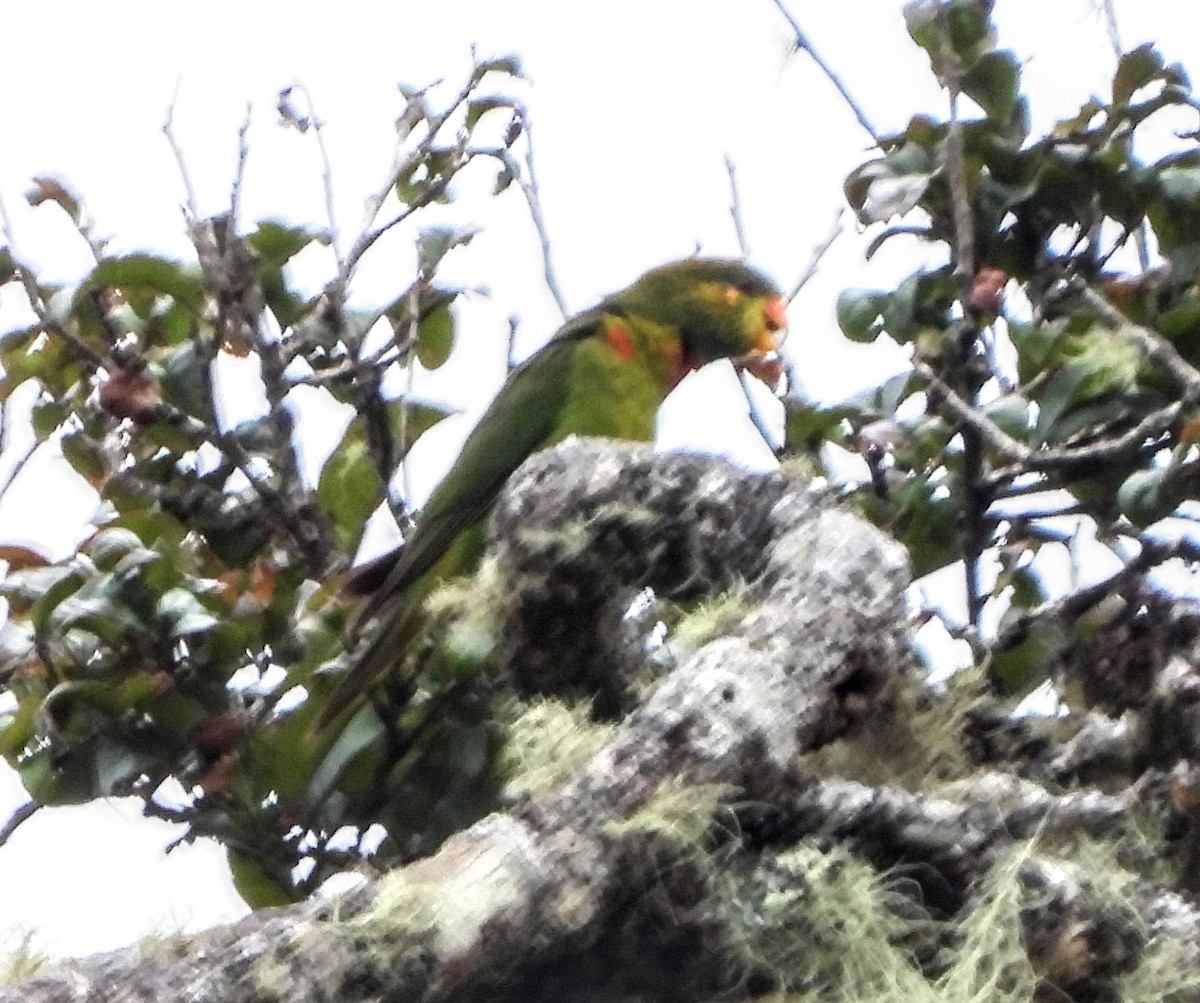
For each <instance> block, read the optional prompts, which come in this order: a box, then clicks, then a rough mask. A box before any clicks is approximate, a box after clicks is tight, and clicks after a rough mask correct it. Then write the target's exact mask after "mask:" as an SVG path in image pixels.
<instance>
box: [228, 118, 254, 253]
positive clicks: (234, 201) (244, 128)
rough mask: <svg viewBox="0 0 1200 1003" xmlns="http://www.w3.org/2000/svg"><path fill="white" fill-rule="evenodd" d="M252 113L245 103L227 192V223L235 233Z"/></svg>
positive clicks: (240, 206) (247, 154) (240, 203)
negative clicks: (234, 165)
mask: <svg viewBox="0 0 1200 1003" xmlns="http://www.w3.org/2000/svg"><path fill="white" fill-rule="evenodd" d="M252 111H253V106H252V105H251V104H250V103H249V102H247V104H246V117H245V118H244V119H242V125H241V128H240V129H238V157H237V167H236V168H235V169H234V172H233V186H232V187H231V188H230V191H229V222H230V226H231V227H232V228H233V231H234V232H235V233H236V232H237V230H238V225H239V223H240V222H241V208H242V185H243V183H244V182H245V179H246V161H247V160H248V159H249V157H250V145H249V144H248V143H247V142H246V136H247V134H248V133H249V132H250V116H251V112H252Z"/></svg>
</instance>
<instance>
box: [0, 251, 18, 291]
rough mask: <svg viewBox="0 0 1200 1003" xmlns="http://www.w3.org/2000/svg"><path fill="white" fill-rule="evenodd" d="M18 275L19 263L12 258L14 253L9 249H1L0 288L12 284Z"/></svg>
mask: <svg viewBox="0 0 1200 1003" xmlns="http://www.w3.org/2000/svg"><path fill="white" fill-rule="evenodd" d="M16 275H17V262H16V260H15V259H14V258H13V256H12V251H10V250H9V249H8V248H7V247H0V286H2V285H4V284H5V283H7V282H11V281H12V280H13V279H14V278H16Z"/></svg>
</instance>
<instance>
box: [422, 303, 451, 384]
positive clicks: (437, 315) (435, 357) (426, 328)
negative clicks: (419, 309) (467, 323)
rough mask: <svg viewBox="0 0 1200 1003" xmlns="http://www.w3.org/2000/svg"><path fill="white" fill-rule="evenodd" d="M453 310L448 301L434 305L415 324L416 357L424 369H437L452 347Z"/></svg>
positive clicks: (448, 355) (448, 356) (447, 356)
mask: <svg viewBox="0 0 1200 1003" xmlns="http://www.w3.org/2000/svg"><path fill="white" fill-rule="evenodd" d="M454 331H455V322H454V311H453V310H451V309H450V304H449V303H441V304H439V305H437V306H435V307H434V308H433V309H432V310H430V311H429V313H427V314H426V315H425V316H424V317H422V318H421V320H420V322H419V323H418V324H417V358H418V359H419V360H420V363H421V365H423V366H424V367H425V368H426V369H437V368H438V367H439V366H441V365H442V364H443V363H444V362H445V361H446V360H447V359H448V358H450V352H451V351H452V350H453V348H454Z"/></svg>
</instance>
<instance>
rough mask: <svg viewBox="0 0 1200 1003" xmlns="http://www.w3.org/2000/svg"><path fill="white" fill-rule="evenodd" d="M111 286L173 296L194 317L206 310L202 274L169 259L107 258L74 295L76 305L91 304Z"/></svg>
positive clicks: (140, 256) (128, 292)
mask: <svg viewBox="0 0 1200 1003" xmlns="http://www.w3.org/2000/svg"><path fill="white" fill-rule="evenodd" d="M109 286H112V287H115V288H117V289H120V290H121V291H122V292H123V293H126V294H130V293H133V292H136V291H149V292H151V293H153V294H156V295H162V296H170V297H171V298H172V299H173V300H175V302H176V303H180V304H182V305H184V306H186V307H187V308H188V309H189V310H191V311H192V312H193V313H195V314H200V313H202V312H203V310H204V303H205V293H204V282H203V276H202V275H201V273H200V270H199V269H198V268H196V267H194V266H190V265H184V264H183V263H181V262H179V261H172V260H170V259H169V258H160V257H157V256H155V255H152V254H130V255H126V256H125V257H121V258H105V259H104V260H103V261H101V262H100V263H99V264H98V265H97V266H96V267H95V268H94V269H92V274H91V275H89V276H88V277H87V279H86V280H85V281H84V282H83V283H82V284H81V285H80V287H79V289H78V290H77V291H76V293H75V303H76V304H77V305H78V304H80V303H81V302H83V301H85V300H89V299H90V295H91V293H92V291H93V290H96V289H101V288H106V287H109Z"/></svg>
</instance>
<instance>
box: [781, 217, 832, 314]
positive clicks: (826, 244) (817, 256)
mask: <svg viewBox="0 0 1200 1003" xmlns="http://www.w3.org/2000/svg"><path fill="white" fill-rule="evenodd" d="M845 211H846V207H845V206H839V207H838V209H837V212H835V213H834V214H833V223H832V225H831V226H830V227H829V232H828V233H827V234H825V237H824V239H823V240H822V241H821V242H820V243H819V244H817V246H816V247H814V248H813V250H812V256H811V257H810V258H809V259H808V264H807V265H806V266H805V267H804V271H802V272H801V273H800V277H799V278H798V279H796V281H795V282H794V283H792V288H791V289H790V290H789V291H788V294H787V301H788V302H789V303H791V302H792V300H794V299H795V298H796V297H797V296H799V295H800V290H801V289H803V288H804V287H805V286H806V285H808V283H809V282H811V281H812V279H813V276H814V275H816V274H817V269H818V268H819V267H820V265H821V260H822V259H823V258H824V257H825V255H826V254H827V253H828V252H829V249H830V248H831V247H833V245H834V243H835V242H836V241H837V239H838V237H840V236H841V235H842V214H843V213H844V212H845Z"/></svg>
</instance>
